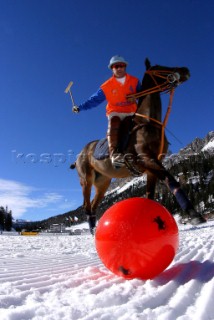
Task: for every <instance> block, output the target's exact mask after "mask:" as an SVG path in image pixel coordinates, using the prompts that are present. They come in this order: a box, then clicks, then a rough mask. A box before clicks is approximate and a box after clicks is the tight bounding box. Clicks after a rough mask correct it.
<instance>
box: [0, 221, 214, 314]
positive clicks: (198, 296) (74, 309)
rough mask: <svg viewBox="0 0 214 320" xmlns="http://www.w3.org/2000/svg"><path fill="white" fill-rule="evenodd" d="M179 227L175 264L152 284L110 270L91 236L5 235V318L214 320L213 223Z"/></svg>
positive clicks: (1, 295) (1, 246)
mask: <svg viewBox="0 0 214 320" xmlns="http://www.w3.org/2000/svg"><path fill="white" fill-rule="evenodd" d="M178 226H179V238H180V245H179V250H178V252H177V254H176V256H175V258H174V260H173V262H172V263H171V265H170V266H168V268H167V269H166V270H165V271H164V272H163V273H161V274H160V275H158V276H157V277H156V278H154V279H152V280H147V281H142V280H139V279H133V280H124V279H123V278H120V277H118V276H116V275H114V274H112V273H111V272H110V271H109V270H107V269H106V268H105V266H104V265H103V264H102V262H101V261H100V259H99V257H98V256H97V253H96V249H95V240H94V238H93V237H92V236H91V235H90V234H84V235H76V236H69V235H61V234H58V235H56V234H54V235H50V234H48V235H47V234H46V235H43V234H40V235H38V236H31V237H30V236H29V237H27V236H20V235H18V234H16V233H5V234H4V233H3V234H2V235H0V251H1V256H0V284H1V285H0V319H1V320H63V319H66V320H77V319H78V320H80V319H82V320H139V319H140V320H175V319H176V320H192V319H197V320H213V319H214V303H213V297H214V232H213V231H214V221H209V222H208V223H207V224H206V225H201V226H198V227H192V226H190V225H178ZM81 227H82V228H83V227H84V228H85V225H82V226H81ZM77 228H80V226H77Z"/></svg>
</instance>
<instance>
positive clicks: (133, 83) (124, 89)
mask: <svg viewBox="0 0 214 320" xmlns="http://www.w3.org/2000/svg"><path fill="white" fill-rule="evenodd" d="M138 81H139V80H138V79H137V78H135V77H133V76H130V75H129V74H126V80H125V83H124V84H122V83H120V82H119V81H117V80H116V78H115V77H114V76H113V77H111V78H110V79H109V80H107V81H106V82H104V83H103V84H102V85H101V89H102V90H103V92H104V94H105V96H106V100H107V101H108V104H107V106H106V115H107V116H108V115H109V114H110V113H111V112H121V113H131V112H135V111H136V110H137V104H136V103H135V102H133V101H132V102H131V101H127V99H126V96H127V95H128V94H132V93H136V89H137V85H138Z"/></svg>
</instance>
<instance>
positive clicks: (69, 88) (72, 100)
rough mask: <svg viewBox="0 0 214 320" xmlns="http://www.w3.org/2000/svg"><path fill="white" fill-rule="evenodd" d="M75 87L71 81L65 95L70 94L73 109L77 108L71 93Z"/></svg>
mask: <svg viewBox="0 0 214 320" xmlns="http://www.w3.org/2000/svg"><path fill="white" fill-rule="evenodd" d="M72 85H73V82H72V81H70V82H69V84H68V86H67V88H66V89H65V93H68V92H69V94H70V97H71V102H72V107H76V105H75V103H74V98H73V95H72V93H71V86H72Z"/></svg>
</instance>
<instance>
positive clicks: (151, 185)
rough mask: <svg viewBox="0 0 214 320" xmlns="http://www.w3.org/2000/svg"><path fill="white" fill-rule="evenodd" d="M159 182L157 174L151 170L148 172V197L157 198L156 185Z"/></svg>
mask: <svg viewBox="0 0 214 320" xmlns="http://www.w3.org/2000/svg"><path fill="white" fill-rule="evenodd" d="M156 182H157V176H155V175H154V174H153V173H151V172H149V171H148V172H147V183H146V198H148V199H151V200H153V199H154V198H155V186H156Z"/></svg>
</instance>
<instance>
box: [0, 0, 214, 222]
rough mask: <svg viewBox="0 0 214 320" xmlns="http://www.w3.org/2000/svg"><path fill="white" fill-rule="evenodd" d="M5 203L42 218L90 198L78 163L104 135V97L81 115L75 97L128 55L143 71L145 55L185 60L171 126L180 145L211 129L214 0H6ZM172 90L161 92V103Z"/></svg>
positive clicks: (174, 146)
mask: <svg viewBox="0 0 214 320" xmlns="http://www.w3.org/2000/svg"><path fill="white" fill-rule="evenodd" d="M0 7H1V10H0V40H1V41H0V56H1V60H0V64H1V66H0V70H1V71H0V105H1V133H0V150H1V157H0V168H1V171H0V205H3V206H6V205H8V207H9V209H10V210H12V212H13V216H14V217H15V218H22V219H29V220H41V219H44V218H47V217H50V216H53V215H57V214H61V213H64V212H67V211H68V210H72V209H75V208H77V207H78V206H80V205H81V204H82V195H81V188H80V186H79V181H78V177H77V173H76V172H75V171H71V170H69V165H70V163H71V162H73V161H75V158H76V155H77V154H78V153H79V152H80V150H81V149H82V147H83V146H84V145H85V144H86V143H87V142H89V141H91V140H94V139H99V138H102V137H104V136H105V133H106V128H107V120H106V116H105V104H102V105H100V106H99V107H98V108H95V109H93V110H89V111H85V112H81V113H79V114H78V115H77V114H73V113H72V112H71V101H70V98H69V96H68V95H66V94H65V93H64V90H65V88H66V86H67V84H68V83H69V82H70V81H71V80H72V81H73V82H74V84H73V86H72V92H73V95H74V99H75V102H76V104H77V105H78V104H79V103H81V102H83V101H84V100H85V99H87V98H88V97H89V96H90V95H91V94H92V93H94V92H95V91H96V90H97V89H98V88H99V86H100V85H101V84H102V83H103V82H104V81H105V80H106V79H108V78H109V77H110V76H111V72H110V71H109V70H108V68H107V65H108V63H109V60H110V58H111V57H112V56H113V55H115V54H120V55H122V56H124V57H125V59H126V60H127V61H128V62H129V66H128V69H127V71H128V72H129V73H130V74H132V75H135V76H137V77H138V78H139V79H142V77H143V74H144V71H145V67H144V60H145V58H146V57H149V59H150V61H151V63H152V64H153V65H154V64H160V65H166V66H186V67H188V68H189V69H190V72H191V78H190V79H189V81H188V82H186V83H184V84H183V85H182V86H180V87H179V88H178V89H177V90H176V92H175V97H174V102H173V107H172V112H171V114H170V118H169V122H168V130H170V132H172V133H173V135H175V136H176V137H177V139H178V140H179V141H180V142H181V143H180V142H178V141H177V140H176V139H175V138H174V137H173V136H172V135H170V133H168V134H167V137H168V139H169V140H170V143H171V147H170V148H171V150H172V152H178V151H179V149H180V148H182V147H184V146H186V145H187V144H188V143H190V142H191V141H192V140H193V139H195V138H196V137H200V138H203V137H204V136H205V135H206V134H207V133H208V132H209V131H211V130H213V129H214V128H213V118H214V111H213V105H214V93H213V92H214V90H213V71H214V62H213V61H214V44H213V38H214V14H213V12H214V3H213V2H208V1H202V0H181V1H172V0H162V1H158V0H150V1H144V0H133V1H128V0H114V2H112V1H106V0H102V1H98V0H91V1H83V0H19V1H18V0H7V1H5V0H0ZM166 104H167V99H166V97H164V99H163V111H164V110H165V109H166Z"/></svg>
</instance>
